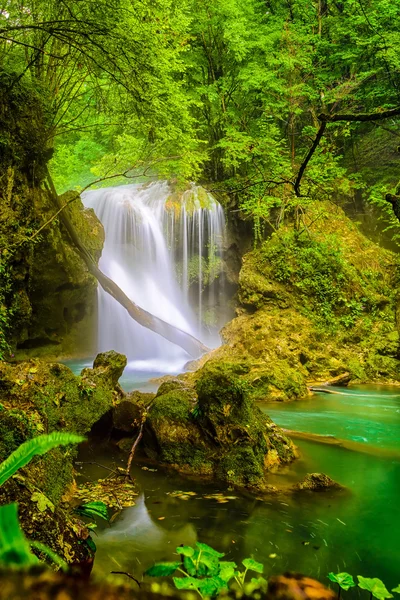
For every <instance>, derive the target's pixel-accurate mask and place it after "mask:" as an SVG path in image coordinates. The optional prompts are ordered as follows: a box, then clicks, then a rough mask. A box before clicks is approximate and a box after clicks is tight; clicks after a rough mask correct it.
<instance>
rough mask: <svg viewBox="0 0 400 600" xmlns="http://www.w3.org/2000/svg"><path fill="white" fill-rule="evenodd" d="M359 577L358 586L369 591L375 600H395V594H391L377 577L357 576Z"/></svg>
mask: <svg viewBox="0 0 400 600" xmlns="http://www.w3.org/2000/svg"><path fill="white" fill-rule="evenodd" d="M357 577H358V586H359V587H360V588H361V589H362V590H367V591H368V592H371V594H372V595H373V596H374V598H377V599H378V600H385V598H393V594H391V593H390V592H389V591H388V590H387V589H386V586H385V584H384V583H383V581H381V580H380V579H378V578H377V577H363V576H362V575H357Z"/></svg>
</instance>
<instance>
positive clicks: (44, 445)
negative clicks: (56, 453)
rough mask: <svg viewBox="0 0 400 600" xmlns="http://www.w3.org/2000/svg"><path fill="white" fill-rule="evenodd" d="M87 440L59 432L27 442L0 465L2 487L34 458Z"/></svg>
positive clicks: (0, 483)
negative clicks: (63, 446)
mask: <svg viewBox="0 0 400 600" xmlns="http://www.w3.org/2000/svg"><path fill="white" fill-rule="evenodd" d="M84 439H85V438H83V437H82V436H80V435H75V434H73V433H59V432H58V431H56V432H54V433H50V434H49V435H39V436H38V437H35V438H33V439H31V440H28V441H27V442H24V443H23V444H21V446H19V448H17V449H16V450H15V451H14V452H13V453H12V454H10V456H9V457H8V458H7V459H6V460H5V461H3V462H2V463H1V465H0V485H3V483H4V482H5V481H7V479H9V478H10V477H12V475H14V473H16V472H17V471H18V469H21V468H22V467H25V465H27V464H28V463H29V462H30V461H31V460H32V458H33V457H34V456H36V455H38V454H45V453H46V452H48V451H49V450H51V449H52V448H55V447H56V446H61V445H64V444H79V443H80V442H83V441H84Z"/></svg>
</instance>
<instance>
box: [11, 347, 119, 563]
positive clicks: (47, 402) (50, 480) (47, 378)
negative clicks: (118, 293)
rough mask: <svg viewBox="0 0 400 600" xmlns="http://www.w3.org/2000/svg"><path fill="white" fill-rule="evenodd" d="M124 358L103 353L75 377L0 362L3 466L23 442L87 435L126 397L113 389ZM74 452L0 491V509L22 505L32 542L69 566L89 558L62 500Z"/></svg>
mask: <svg viewBox="0 0 400 600" xmlns="http://www.w3.org/2000/svg"><path fill="white" fill-rule="evenodd" d="M125 365H126V358H125V357H124V356H122V355H119V354H117V353H115V352H108V353H107V352H106V353H103V354H100V355H99V356H98V357H97V359H96V361H95V365H94V368H93V369H85V370H84V372H83V373H82V375H81V376H75V375H74V374H73V373H72V371H71V370H70V369H69V368H68V367H66V366H65V365H62V364H57V363H44V362H41V361H39V360H36V361H33V360H32V361H29V362H22V363H19V364H7V363H4V362H0V460H4V459H5V458H7V457H8V456H9V455H10V454H11V452H13V451H14V450H15V449H16V448H18V446H19V445H20V444H21V443H23V442H24V441H26V440H28V439H30V438H32V437H36V436H38V435H40V434H42V433H51V432H52V431H58V430H65V431H69V432H74V433H80V434H87V433H88V432H89V431H90V430H91V428H92V427H93V425H94V424H95V423H97V421H99V419H101V417H102V416H103V415H104V414H106V413H107V412H109V411H110V410H111V408H112V407H113V405H114V404H115V402H117V401H118V400H119V399H120V398H121V393H120V391H119V389H118V388H116V389H115V386H116V382H117V381H118V378H119V377H120V376H121V374H122V371H123V369H124V367H125ZM75 457H76V448H74V447H72V446H69V447H59V448H55V449H53V450H51V451H50V452H48V453H47V454H45V455H44V456H43V457H40V458H36V459H34V460H32V461H31V463H30V464H29V465H28V466H27V467H25V468H23V469H21V470H20V471H19V472H18V476H17V477H16V478H13V479H11V480H9V481H8V482H7V483H6V484H4V485H3V486H1V488H0V503H2V504H3V503H7V502H13V501H18V503H19V513H20V519H21V523H22V526H23V529H24V531H25V533H26V534H27V536H28V537H30V538H33V539H37V540H39V541H42V542H44V543H46V544H47V545H48V546H50V548H52V549H53V550H54V551H55V552H57V554H59V555H60V556H62V557H64V558H65V560H66V561H67V562H68V563H74V562H81V561H82V560H86V559H87V558H88V557H89V553H88V548H85V544H82V541H83V540H84V539H86V537H87V536H88V532H87V530H86V528H85V527H84V526H83V524H81V525H79V524H77V523H74V522H73V519H72V516H71V510H70V507H69V506H68V504H64V502H63V497H64V494H65V493H66V491H67V490H68V489H69V488H70V486H71V484H72V483H73V480H74V477H73V460H74V458H75Z"/></svg>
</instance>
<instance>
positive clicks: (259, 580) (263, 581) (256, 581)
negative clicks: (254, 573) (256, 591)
mask: <svg viewBox="0 0 400 600" xmlns="http://www.w3.org/2000/svg"><path fill="white" fill-rule="evenodd" d="M250 583H252V584H253V585H257V586H260V587H261V586H264V585H266V584H267V583H268V582H267V580H266V579H264V577H252V578H251V580H250Z"/></svg>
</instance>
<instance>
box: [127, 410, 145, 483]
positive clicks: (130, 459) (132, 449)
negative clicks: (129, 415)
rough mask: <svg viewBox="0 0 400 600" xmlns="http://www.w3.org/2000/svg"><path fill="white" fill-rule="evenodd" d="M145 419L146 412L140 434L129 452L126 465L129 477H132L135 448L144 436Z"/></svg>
mask: <svg viewBox="0 0 400 600" xmlns="http://www.w3.org/2000/svg"><path fill="white" fill-rule="evenodd" d="M145 421H146V413H144V414H143V416H142V422H141V424H140V429H139V433H138V436H137V438H136V440H135V441H134V443H133V446H132V448H131V451H130V453H129V458H128V465H127V467H126V476H127V477H131V474H130V471H131V466H132V461H133V455H134V454H135V450H136V448H137V445H138V444H139V442H140V440H141V439H142V437H143V426H144V423H145ZM131 479H132V478H131Z"/></svg>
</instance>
